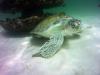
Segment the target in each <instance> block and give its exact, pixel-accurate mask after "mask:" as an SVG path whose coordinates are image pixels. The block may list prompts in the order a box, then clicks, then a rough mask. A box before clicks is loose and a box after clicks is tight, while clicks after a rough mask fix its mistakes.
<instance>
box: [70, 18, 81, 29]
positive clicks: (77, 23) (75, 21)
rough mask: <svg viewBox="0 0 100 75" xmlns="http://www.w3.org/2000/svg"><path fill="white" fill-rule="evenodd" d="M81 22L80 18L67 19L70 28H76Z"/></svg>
mask: <svg viewBox="0 0 100 75" xmlns="http://www.w3.org/2000/svg"><path fill="white" fill-rule="evenodd" d="M80 24H81V21H80V20H77V19H72V20H70V21H69V25H70V26H71V27H72V28H78V27H79V26H80Z"/></svg>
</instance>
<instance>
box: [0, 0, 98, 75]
mask: <svg viewBox="0 0 100 75" xmlns="http://www.w3.org/2000/svg"><path fill="white" fill-rule="evenodd" d="M99 2H100V1H99V0H69V1H67V0H66V3H67V4H66V5H64V6H63V7H57V8H53V9H50V10H48V11H51V10H52V12H59V11H60V12H63V11H64V12H66V14H68V15H70V16H73V17H76V18H79V19H81V21H82V27H86V26H91V28H89V29H85V30H84V31H83V32H82V33H81V35H80V38H76V39H68V40H65V41H64V45H63V47H62V48H61V50H60V51H59V52H58V53H57V54H56V55H55V56H53V57H52V58H50V59H45V58H41V57H33V58H32V57H31V55H32V53H34V52H35V51H36V50H37V49H38V48H39V47H38V46H39V45H37V43H36V41H35V40H36V39H33V43H34V45H33V50H32V51H31V50H28V49H26V48H27V47H28V46H29V43H30V42H29V41H30V39H31V38H32V37H28V36H21V37H20V36H9V35H7V34H5V32H4V30H3V29H2V28H0V75H100V8H99V7H97V5H98V3H99ZM10 16H11V15H9V14H6V15H5V14H2V13H1V14H0V17H1V18H5V17H10ZM40 43H41V42H40ZM40 45H41V44H40Z"/></svg>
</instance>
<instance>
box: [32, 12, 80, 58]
mask: <svg viewBox="0 0 100 75" xmlns="http://www.w3.org/2000/svg"><path fill="white" fill-rule="evenodd" d="M80 24H81V21H80V20H78V19H75V18H73V17H70V16H66V14H63V13H59V14H56V15H52V16H49V17H47V18H46V19H44V20H43V21H42V22H40V23H39V24H38V25H37V27H36V28H35V29H34V30H32V32H31V33H32V34H35V35H38V36H41V37H46V38H49V41H47V42H46V43H45V44H44V45H42V47H41V48H40V49H39V52H38V53H36V54H35V55H34V54H33V56H36V55H41V56H42V57H44V58H50V57H52V56H54V55H55V54H56V53H57V52H58V51H59V49H60V48H61V46H62V44H63V42H64V36H71V35H73V34H79V33H80V31H81V26H80Z"/></svg>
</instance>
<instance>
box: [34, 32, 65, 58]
mask: <svg viewBox="0 0 100 75" xmlns="http://www.w3.org/2000/svg"><path fill="white" fill-rule="evenodd" d="M63 41H64V36H63V34H62V33H60V32H56V33H54V34H53V35H52V36H51V37H50V40H49V41H48V42H46V43H45V44H44V45H43V46H42V47H41V48H40V50H39V53H37V54H35V55H33V56H41V57H44V58H50V57H52V56H54V55H55V54H56V53H57V52H58V50H59V49H60V47H61V46H62V44H63Z"/></svg>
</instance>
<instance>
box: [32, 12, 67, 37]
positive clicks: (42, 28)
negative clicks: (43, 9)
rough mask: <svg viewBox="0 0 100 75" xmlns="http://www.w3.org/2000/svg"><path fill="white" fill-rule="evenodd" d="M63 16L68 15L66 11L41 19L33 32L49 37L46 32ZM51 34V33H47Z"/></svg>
mask: <svg viewBox="0 0 100 75" xmlns="http://www.w3.org/2000/svg"><path fill="white" fill-rule="evenodd" d="M63 17H66V15H65V13H59V14H56V15H52V16H49V17H47V18H45V19H44V20H43V21H41V22H40V23H39V24H38V25H37V26H36V28H35V29H34V30H32V32H31V33H33V34H37V35H40V36H43V37H47V35H46V33H44V32H46V31H47V30H48V29H49V28H50V27H51V26H52V27H53V26H54V25H56V24H54V23H56V21H58V20H59V19H61V18H63ZM47 34H49V33H47Z"/></svg>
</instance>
